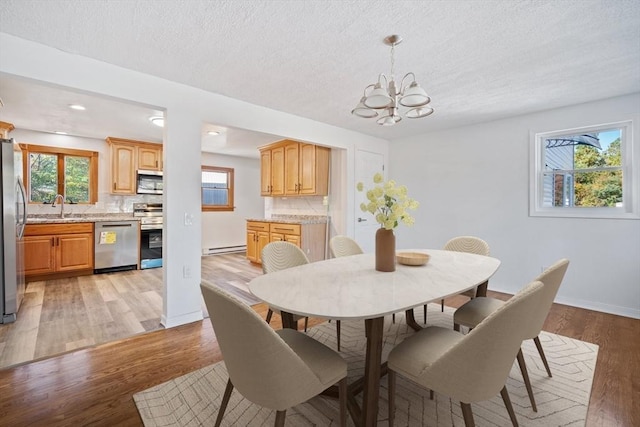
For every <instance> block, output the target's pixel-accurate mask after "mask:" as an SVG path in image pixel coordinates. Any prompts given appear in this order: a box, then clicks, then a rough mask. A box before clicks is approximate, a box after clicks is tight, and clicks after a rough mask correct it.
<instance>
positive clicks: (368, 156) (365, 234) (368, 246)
mask: <svg viewBox="0 0 640 427" xmlns="http://www.w3.org/2000/svg"><path fill="white" fill-rule="evenodd" d="M355 154H356V158H355V161H356V162H355V163H356V164H355V169H356V170H355V172H356V183H357V182H362V183H364V187H365V189H369V188H371V187H373V175H374V174H376V173H377V172H380V173H383V174H384V156H383V155H382V154H380V153H372V152H370V151H363V150H356V153H355ZM355 202H356V203H355V207H354V209H355V215H354V218H355V221H356V223H355V227H354V229H355V236H354V237H355V240H356V242H358V244H359V245H360V247H361V248H362V250H363V251H365V252H367V253H373V252H374V249H375V234H376V230H378V228H380V225H379V224H378V223H377V222H376V220H375V218H374V217H373V215H371V214H370V213H368V212H362V210H360V203H363V202H364V203H367V202H368V200H367V196H366V191H362V192H361V191H356V197H355Z"/></svg>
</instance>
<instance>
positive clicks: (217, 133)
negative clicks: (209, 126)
mask: <svg viewBox="0 0 640 427" xmlns="http://www.w3.org/2000/svg"><path fill="white" fill-rule="evenodd" d="M207 135H211V136H216V135H220V132H218V131H217V130H210V131H209V132H207Z"/></svg>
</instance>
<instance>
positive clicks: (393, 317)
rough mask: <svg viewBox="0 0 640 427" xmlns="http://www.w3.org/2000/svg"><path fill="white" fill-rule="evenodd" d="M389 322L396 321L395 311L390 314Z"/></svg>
mask: <svg viewBox="0 0 640 427" xmlns="http://www.w3.org/2000/svg"><path fill="white" fill-rule="evenodd" d="M391 323H396V314H395V313H393V314H392V315H391Z"/></svg>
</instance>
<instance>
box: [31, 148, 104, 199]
mask: <svg viewBox="0 0 640 427" xmlns="http://www.w3.org/2000/svg"><path fill="white" fill-rule="evenodd" d="M20 147H21V148H22V152H23V154H24V155H23V172H24V181H25V188H26V189H27V193H28V202H29V203H52V202H53V201H54V199H55V197H56V194H62V195H64V196H65V202H67V203H80V204H83V203H85V204H88V203H96V202H97V201H98V153H97V152H95V151H85V150H75V149H69V148H60V147H48V146H42V145H33V144H20Z"/></svg>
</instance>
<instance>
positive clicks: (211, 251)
mask: <svg viewBox="0 0 640 427" xmlns="http://www.w3.org/2000/svg"><path fill="white" fill-rule="evenodd" d="M246 251H247V246H246V245H236V246H223V247H219V248H202V255H216V254H229V253H234V252H246Z"/></svg>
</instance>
